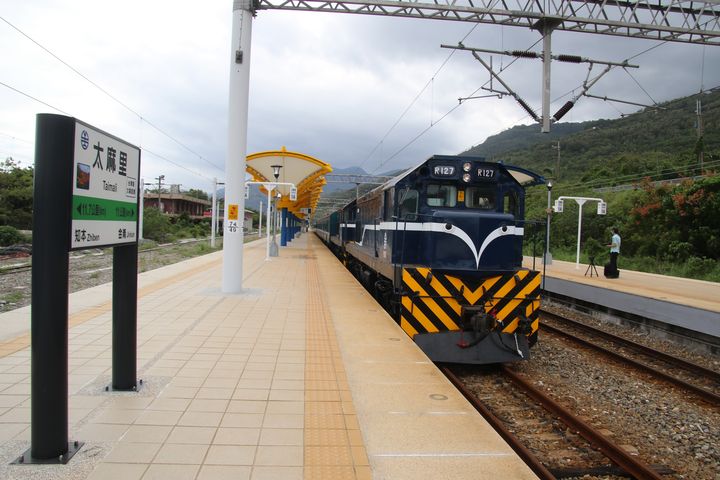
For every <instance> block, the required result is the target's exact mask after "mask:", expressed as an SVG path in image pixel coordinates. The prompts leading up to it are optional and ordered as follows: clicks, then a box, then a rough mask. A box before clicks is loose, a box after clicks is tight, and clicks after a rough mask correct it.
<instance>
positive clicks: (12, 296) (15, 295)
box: [2, 292, 23, 303]
mask: <svg viewBox="0 0 720 480" xmlns="http://www.w3.org/2000/svg"><path fill="white" fill-rule="evenodd" d="M22 299H23V294H22V293H21V292H12V293H8V294H6V295H3V298H2V300H3V301H5V302H7V303H18V302H19V301H20V300H22Z"/></svg>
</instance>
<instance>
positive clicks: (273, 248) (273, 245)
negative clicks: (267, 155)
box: [266, 165, 282, 257]
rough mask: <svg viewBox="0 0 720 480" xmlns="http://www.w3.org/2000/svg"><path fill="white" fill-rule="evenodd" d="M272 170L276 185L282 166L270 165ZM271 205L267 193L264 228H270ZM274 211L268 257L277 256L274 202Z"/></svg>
mask: <svg viewBox="0 0 720 480" xmlns="http://www.w3.org/2000/svg"><path fill="white" fill-rule="evenodd" d="M270 167H271V168H272V169H273V176H274V177H275V182H276V183H277V181H278V178H279V177H280V169H281V168H282V165H271V166H270ZM278 195H280V189H279V188H278ZM271 203H272V201H271V199H270V192H268V216H267V220H268V224H267V227H266V228H269V227H270V204H271ZM275 205H276V207H275V211H274V213H273V217H272V218H273V222H272V243H271V244H270V245H269V248H268V252H269V256H270V257H277V256H278V245H277V242H276V240H275V228H276V226H275V214H276V213H277V201H276V202H275ZM269 233H270V230H268V234H269Z"/></svg>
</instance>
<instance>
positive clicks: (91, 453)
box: [0, 235, 536, 480]
mask: <svg viewBox="0 0 720 480" xmlns="http://www.w3.org/2000/svg"><path fill="white" fill-rule="evenodd" d="M221 255H222V254H221V253H214V254H210V255H206V256H204V257H199V258H194V259H191V260H188V261H185V262H182V263H180V264H176V265H172V266H169V267H165V268H162V269H158V270H154V271H151V272H146V273H142V274H141V275H140V282H139V292H138V370H139V371H138V377H139V378H142V379H143V385H142V388H141V389H140V390H139V391H138V392H134V393H124V392H106V391H105V386H106V385H108V384H109V383H110V376H111V354H112V352H111V340H112V339H111V327H112V320H111V306H112V304H111V298H110V295H111V291H112V289H111V288H110V285H103V286H100V287H96V288H93V289H90V290H86V291H83V292H77V293H75V294H72V295H71V298H70V317H69V322H70V332H69V350H70V354H69V368H70V376H69V379H68V385H69V392H70V398H69V405H70V409H69V431H70V438H69V440H79V441H82V442H85V444H84V446H83V447H82V448H81V449H80V451H79V452H78V453H77V454H76V455H75V457H73V458H72V460H71V461H70V462H69V463H68V464H67V465H52V466H37V465H10V464H9V463H10V462H11V461H12V460H13V459H15V458H16V457H18V456H19V455H20V454H21V453H23V452H24V451H25V450H26V449H27V448H28V447H29V446H30V428H31V426H30V381H31V378H30V371H31V366H30V348H29V335H28V331H29V324H30V309H29V308H24V309H19V310H16V311H14V312H9V313H7V314H3V315H0V478H2V479H20V478H22V479H91V480H97V479H123V480H134V479H173V480H175V479H180V480H182V479H198V480H208V479H235V480H243V479H249V480H262V479H278V480H282V479H289V480H292V479H333V480H340V479H370V478H374V479H393V480H395V479H412V480H419V479H439V478H448V479H450V478H452V479H471V478H472V479H496V478H512V479H531V478H536V477H535V476H534V475H533V474H532V472H531V471H530V470H529V469H528V467H527V466H526V465H525V464H524V463H523V462H522V461H521V460H519V459H518V458H517V457H516V456H515V455H514V453H513V452H512V450H511V449H510V448H509V447H508V446H507V445H506V444H505V443H504V442H503V441H502V440H501V439H500V437H499V436H498V435H497V434H496V433H495V432H494V431H493V430H492V429H491V428H490V427H489V426H488V425H487V424H486V423H485V422H484V420H483V419H482V418H481V417H480V416H479V415H478V414H477V413H476V412H475V411H474V410H473V408H472V407H471V406H470V405H469V404H468V403H467V402H466V401H465V399H464V398H462V397H461V396H460V394H459V393H458V392H457V391H455V390H454V388H453V387H452V386H451V385H450V383H449V382H448V381H447V380H446V379H445V378H444V377H443V376H442V375H441V374H440V373H439V371H438V370H437V369H436V368H435V366H434V365H433V364H432V363H431V362H429V361H428V359H427V358H426V357H425V356H424V355H423V354H422V352H421V351H420V350H419V349H418V348H417V347H416V346H415V345H414V344H413V343H412V341H410V340H409V339H408V338H407V336H405V334H404V333H403V332H402V330H401V329H400V328H399V327H398V326H397V325H396V324H395V323H394V322H393V321H392V320H391V319H390V318H389V317H388V315H387V314H386V313H385V312H384V311H383V310H382V309H381V308H380V307H379V306H378V305H377V304H376V303H375V302H374V301H373V300H372V298H371V296H370V295H369V294H368V293H367V292H365V291H364V290H363V289H362V288H361V287H360V286H359V284H358V283H357V282H355V280H354V279H353V278H352V276H351V275H350V274H349V273H348V272H347V271H346V270H345V269H344V268H343V267H342V265H341V264H340V263H339V262H338V261H337V260H336V259H335V257H333V256H332V255H331V254H330V253H329V251H327V250H326V249H325V247H324V246H322V244H320V242H319V241H318V240H317V239H316V238H315V237H314V236H311V235H303V236H302V237H300V238H298V239H295V240H293V241H292V242H291V244H290V245H289V246H288V247H285V248H281V249H280V257H277V258H273V259H272V260H271V261H265V244H264V242H262V241H258V242H253V243H250V244H248V245H247V246H246V249H245V254H244V272H243V273H244V281H243V287H244V291H243V293H241V294H237V295H226V294H222V293H221V292H220V281H221V260H222V256H221ZM36 428H37V426H36Z"/></svg>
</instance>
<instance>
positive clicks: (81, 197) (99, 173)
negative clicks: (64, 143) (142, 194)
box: [70, 120, 140, 250]
mask: <svg viewBox="0 0 720 480" xmlns="http://www.w3.org/2000/svg"><path fill="white" fill-rule="evenodd" d="M72 168H73V174H72V182H73V185H72V213H71V219H72V220H71V222H72V223H71V228H70V250H79V249H83V248H93V247H109V246H114V245H126V244H133V243H137V241H138V237H139V235H138V205H139V203H138V199H139V191H140V188H139V178H140V149H139V148H137V147H135V146H134V145H131V144H129V143H127V142H125V141H123V140H121V139H119V138H117V137H115V136H112V135H110V134H108V133H105V132H103V131H101V130H98V129H96V128H94V127H91V126H90V125H88V124H86V123H83V122H81V121H79V120H75V138H74V158H73V167H72Z"/></svg>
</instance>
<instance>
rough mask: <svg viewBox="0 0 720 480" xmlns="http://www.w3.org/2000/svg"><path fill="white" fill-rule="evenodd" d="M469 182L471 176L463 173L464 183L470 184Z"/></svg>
mask: <svg viewBox="0 0 720 480" xmlns="http://www.w3.org/2000/svg"><path fill="white" fill-rule="evenodd" d="M469 181H470V174H469V173H463V182H469Z"/></svg>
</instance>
